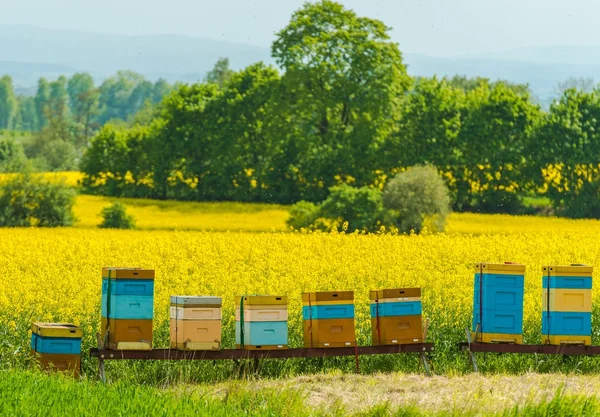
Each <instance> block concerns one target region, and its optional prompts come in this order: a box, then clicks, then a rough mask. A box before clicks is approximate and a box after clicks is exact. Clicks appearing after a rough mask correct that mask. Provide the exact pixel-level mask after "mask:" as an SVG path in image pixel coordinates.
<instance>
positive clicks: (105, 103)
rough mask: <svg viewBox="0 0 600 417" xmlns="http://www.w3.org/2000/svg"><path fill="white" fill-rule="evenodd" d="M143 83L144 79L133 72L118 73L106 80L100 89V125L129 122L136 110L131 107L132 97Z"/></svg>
mask: <svg viewBox="0 0 600 417" xmlns="http://www.w3.org/2000/svg"><path fill="white" fill-rule="evenodd" d="M143 81H145V79H144V77H143V76H142V75H140V74H137V73H135V72H133V71H118V72H117V74H116V75H115V76H113V77H110V78H108V79H106V80H105V81H104V82H103V83H102V84H101V85H100V89H99V90H100V98H99V102H100V114H99V115H98V123H100V124H101V125H104V124H105V123H106V122H108V121H109V120H111V119H121V120H127V118H128V117H129V115H131V114H134V113H135V112H136V110H135V109H133V108H132V107H131V105H132V101H131V96H132V94H133V91H134V90H135V88H136V87H137V86H138V85H139V84H140V83H142V82H143ZM142 103H143V102H142Z"/></svg>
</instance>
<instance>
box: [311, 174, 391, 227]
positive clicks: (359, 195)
mask: <svg viewBox="0 0 600 417" xmlns="http://www.w3.org/2000/svg"><path fill="white" fill-rule="evenodd" d="M319 217H323V218H327V219H333V220H338V221H339V222H340V224H341V223H343V222H348V228H347V231H348V232H350V233H351V232H353V231H355V230H364V231H367V232H376V231H377V230H379V228H380V227H381V226H382V225H383V224H384V223H385V221H384V218H385V210H384V208H383V204H382V200H381V192H380V191H379V190H377V189H374V188H369V187H360V188H356V187H351V186H349V185H346V184H344V185H341V186H337V187H331V188H330V189H329V196H328V197H327V199H326V200H325V201H323V203H322V204H321V207H320V209H319Z"/></svg>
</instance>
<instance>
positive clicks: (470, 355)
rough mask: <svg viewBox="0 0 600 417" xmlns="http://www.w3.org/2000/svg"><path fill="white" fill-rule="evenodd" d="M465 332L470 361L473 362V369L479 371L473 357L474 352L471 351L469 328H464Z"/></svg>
mask: <svg viewBox="0 0 600 417" xmlns="http://www.w3.org/2000/svg"><path fill="white" fill-rule="evenodd" d="M465 330H466V332H467V342H468V344H469V345H468V349H469V357H470V358H471V363H472V364H473V370H474V371H475V372H479V368H478V367H477V360H476V359H475V353H473V352H472V351H471V332H470V331H469V329H468V328H467V329H465Z"/></svg>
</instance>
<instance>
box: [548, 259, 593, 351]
mask: <svg viewBox="0 0 600 417" xmlns="http://www.w3.org/2000/svg"><path fill="white" fill-rule="evenodd" d="M542 273H543V277H542V287H543V290H542V291H543V293H542V343H545V344H550V345H560V344H580V345H591V344H592V273H593V267H591V266H586V265H571V266H545V267H543V268H542Z"/></svg>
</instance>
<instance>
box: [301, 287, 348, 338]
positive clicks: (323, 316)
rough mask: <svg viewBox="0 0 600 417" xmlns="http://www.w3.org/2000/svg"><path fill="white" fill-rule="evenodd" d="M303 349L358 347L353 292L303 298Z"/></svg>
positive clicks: (303, 295)
mask: <svg viewBox="0 0 600 417" xmlns="http://www.w3.org/2000/svg"><path fill="white" fill-rule="evenodd" d="M302 305H303V307H302V316H303V319H304V347H344V346H355V345H356V333H355V330H354V292H352V291H342V292H311V293H304V294H302Z"/></svg>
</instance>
